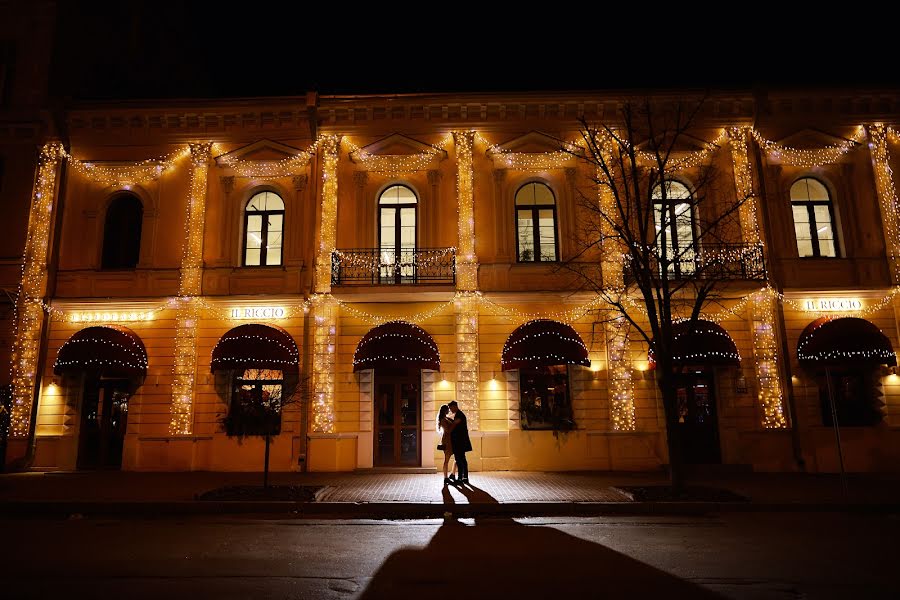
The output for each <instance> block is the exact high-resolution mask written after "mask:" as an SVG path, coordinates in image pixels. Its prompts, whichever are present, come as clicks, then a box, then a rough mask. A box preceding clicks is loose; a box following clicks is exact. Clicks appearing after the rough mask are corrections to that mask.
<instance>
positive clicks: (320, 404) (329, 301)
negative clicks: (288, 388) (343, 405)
mask: <svg viewBox="0 0 900 600" xmlns="http://www.w3.org/2000/svg"><path fill="white" fill-rule="evenodd" d="M311 302H312V309H311V311H310V314H311V316H312V330H313V332H312V334H313V348H312V350H313V351H312V355H313V361H312V362H313V365H312V367H313V369H312V393H313V402H312V414H313V418H312V430H313V431H314V432H316V433H334V362H335V347H336V346H337V313H338V303H337V302H335V300H334V297H333V296H331V294H317V295H315V296H313V297H312V299H311Z"/></svg>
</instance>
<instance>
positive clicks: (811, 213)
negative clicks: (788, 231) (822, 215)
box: [788, 175, 842, 259]
mask: <svg viewBox="0 0 900 600" xmlns="http://www.w3.org/2000/svg"><path fill="white" fill-rule="evenodd" d="M804 179H812V180H813V181H815V182H816V183H818V184H819V185H821V186H822V187H823V188H825V193H826V194H828V200H794V197H793V194H792V193H791V190H793V188H794V186H795V185H797V184H798V183H800V182H801V181H803V180H804ZM788 198H789V200H790V203H791V223H792V224H793V226H794V248H796V249H797V258H801V259H811V258H842V256H841V245H840V242H839V240H838V230H837V221H836V219H835V210H834V198H833V197H832V195H831V188H830V187H829V186H828V185H827V184H826V183H825V182H824V181H822V180H821V179H819V178H818V177H812V176H810V175H804V176H803V177H798V178H797V179H795V180H794V182H793V183H791V185H790V187H789V188H788ZM795 206H802V207H804V208H805V209H806V215H807V217H808V218H809V235H810V244H812V251H813V254H812V256H800V240H799V238H798V237H797V221H796V220H794V207H795ZM817 206H825V207H826V208H827V209H828V219H829V223H830V225H831V233H832V235H833V238H832V242H833V244H834V256H828V255H825V256H823V255H822V251H821V248H820V246H819V231H818V229H819V224H818V223H817V222H816V207H817Z"/></svg>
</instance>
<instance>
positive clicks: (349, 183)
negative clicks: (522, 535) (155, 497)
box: [3, 92, 900, 471]
mask: <svg viewBox="0 0 900 600" xmlns="http://www.w3.org/2000/svg"><path fill="white" fill-rule="evenodd" d="M625 100H626V98H625V97H624V96H620V95H615V94H602V93H580V92H572V93H553V94H538V93H522V94H456V95H453V94H441V95H429V94H417V95H405V96H342V97H336V96H318V95H315V94H310V95H308V96H307V97H303V98H279V99H271V100H233V101H226V100H222V101H208V102H203V101H195V102H190V103H185V102H180V103H168V104H158V105H150V104H141V105H137V104H135V105H128V104H124V105H123V104H117V105H115V106H99V105H97V106H84V107H80V108H76V109H72V110H69V111H67V112H66V114H65V116H64V120H65V131H66V136H65V139H64V140H62V139H58V138H57V137H56V136H55V135H54V133H53V132H52V131H44V132H43V134H42V135H43V137H42V139H40V140H33V142H32V145H31V146H30V151H31V152H32V161H37V167H36V170H35V173H34V175H33V177H32V176H31V174H30V173H29V177H28V179H27V181H25V180H24V179H23V178H24V176H18V177H17V180H16V181H15V182H12V183H10V184H9V185H12V186H16V187H14V188H10V189H29V188H30V190H31V191H30V210H29V211H28V212H27V214H26V213H24V212H23V214H22V215H21V216H16V215H13V217H12V218H11V219H10V221H8V222H7V223H5V224H4V231H5V235H4V236H3V238H4V239H6V240H11V241H10V243H13V242H16V241H18V242H22V241H23V240H26V236H27V242H26V243H21V244H20V246H22V247H24V248H25V251H24V253H23V254H22V258H21V261H17V262H20V263H21V271H18V267H19V264H17V265H16V267H17V273H21V277H17V279H18V280H17V281H16V284H17V285H18V286H19V287H18V291H17V295H16V303H17V304H16V306H17V309H18V310H17V311H16V313H15V316H14V328H11V330H14V331H15V333H14V335H13V336H11V339H12V342H13V343H12V349H13V358H12V359H11V367H12V368H11V371H10V375H9V377H10V380H9V383H10V385H11V389H12V396H13V398H12V407H11V426H10V442H9V451H8V454H7V462H10V463H18V464H22V465H26V466H28V467H30V468H34V469H74V468H99V467H120V468H122V469H128V470H255V469H260V468H261V466H262V453H263V449H262V448H263V442H262V438H260V437H258V436H255V435H253V434H258V433H259V432H260V427H261V425H260V423H262V422H263V421H265V415H263V414H262V413H260V412H259V411H260V409H259V406H260V405H261V404H262V405H265V406H266V407H269V408H270V409H272V410H274V412H275V413H276V414H277V416H276V421H277V423H276V427H275V429H274V430H273V432H274V435H273V444H272V457H271V465H272V468H273V469H275V470H284V471H291V470H310V471H348V470H354V469H369V468H374V467H392V468H393V467H410V468H429V467H433V466H434V464H435V461H436V460H438V459H439V457H438V455H437V452H436V450H435V445H436V443H437V440H438V439H439V437H438V436H437V435H436V434H435V424H434V423H435V416H436V413H437V409H438V408H439V406H440V405H441V404H444V403H447V402H449V401H450V400H452V399H457V400H458V401H459V403H460V405H461V407H462V409H463V410H464V411H465V412H466V414H467V415H468V419H469V429H470V431H471V435H472V438H473V439H472V441H473V446H474V450H473V453H472V458H471V459H470V464H471V465H472V469H473V470H505V469H524V470H577V469H591V470H623V471H633V470H648V469H656V468H659V467H661V466H662V465H664V464H666V463H667V461H668V458H667V451H666V442H665V431H666V429H665V416H664V412H663V408H662V404H661V399H660V398H659V394H658V391H657V387H656V382H655V380H654V376H653V372H652V367H653V364H652V357H648V346H647V344H646V342H644V341H643V340H641V339H639V338H638V337H637V336H635V335H634V334H633V332H632V331H630V330H629V328H628V327H627V326H625V325H624V324H623V323H622V321H621V320H620V319H617V318H616V313H615V311H614V310H613V309H612V307H610V306H609V305H607V304H605V303H604V302H603V301H602V299H601V298H600V297H599V296H598V295H597V294H596V293H594V292H591V291H589V290H586V289H585V288H584V286H583V285H580V284H579V283H578V282H577V281H575V280H574V279H573V277H572V274H571V272H570V271H569V270H567V269H565V268H561V265H565V264H567V263H569V262H571V261H573V260H576V259H577V257H578V256H579V255H580V253H581V251H582V249H581V246H580V244H582V243H583V237H581V236H582V234H583V227H582V225H583V224H584V222H585V213H584V210H585V208H584V202H585V200H586V199H587V200H591V199H593V200H596V201H597V202H603V201H604V199H603V198H602V197H597V196H598V192H597V190H596V186H593V187H592V185H591V180H592V177H593V175H594V174H592V173H591V172H590V168H589V165H587V164H586V163H585V162H584V161H582V160H581V159H580V158H579V156H578V151H577V147H578V143H579V139H580V124H579V123H580V119H585V120H587V121H588V122H595V123H596V122H601V121H612V120H614V119H615V118H617V117H616V115H617V114H618V113H617V111H618V109H619V107H620V106H621V103H622V102H624V101H625ZM657 100H658V101H659V102H666V101H669V100H670V98H667V97H665V96H664V95H662V94H660V95H659V97H658V99H657ZM705 106H706V110H705V111H704V113H703V115H702V118H701V119H699V120H698V124H697V129H696V131H695V132H693V133H694V134H695V137H696V139H697V140H698V144H697V145H696V146H695V147H685V148H683V149H680V154H679V158H680V159H683V161H684V162H683V163H682V164H683V168H681V169H679V171H678V172H677V173H675V174H674V175H673V177H672V181H673V184H672V185H673V188H671V189H674V190H675V192H674V193H673V192H672V191H671V190H670V195H672V196H671V197H674V198H676V199H677V198H681V197H682V196H679V195H678V194H685V196H683V197H684V198H689V197H690V195H691V194H692V193H693V191H692V190H693V184H694V182H695V181H696V180H697V179H698V178H700V177H702V176H703V175H702V174H703V173H704V172H705V171H704V169H709V168H713V167H714V168H716V169H717V171H718V172H719V173H720V174H722V178H721V179H720V180H719V182H720V184H719V185H717V187H716V188H715V189H714V190H712V191H710V192H709V193H710V194H711V198H710V202H711V203H712V205H716V203H718V204H719V205H721V204H723V203H727V202H728V199H729V198H731V199H733V198H736V197H741V196H742V195H746V196H747V197H750V198H751V200H750V201H749V202H747V203H746V205H745V206H744V207H742V208H741V227H740V229H739V231H738V232H736V233H735V234H734V236H733V237H732V239H730V240H727V243H728V244H730V246H728V247H729V248H737V250H736V252H737V254H734V253H733V252H732V254H729V255H728V256H729V257H728V258H724V259H722V260H723V262H725V263H728V264H729V266H728V268H727V270H728V275H727V277H726V279H727V280H728V282H727V285H726V286H725V290H726V293H725V294H724V297H723V299H722V300H721V302H720V303H719V304H717V305H715V306H711V307H709V309H708V310H707V311H705V312H704V313H703V314H702V315H701V318H702V320H703V321H702V322H703V328H704V329H703V330H702V331H698V332H695V333H691V334H689V335H685V336H684V337H683V343H684V348H681V349H680V351H681V352H683V353H689V354H690V355H691V356H695V357H696V360H695V361H693V362H691V368H690V369H687V370H685V373H684V377H683V378H682V379H681V380H680V381H679V383H678V386H679V387H678V394H679V396H678V398H679V411H680V419H679V420H680V424H681V425H682V426H683V433H684V435H682V438H683V440H684V441H683V444H684V452H685V456H686V458H687V459H688V461H689V462H694V463H700V464H709V463H722V464H726V465H735V466H749V467H752V468H753V469H756V470H767V471H790V470H797V469H801V468H802V469H806V470H810V471H835V470H837V469H838V468H839V454H838V451H837V445H836V443H835V427H834V423H835V422H837V424H838V426H839V427H838V432H839V434H840V439H841V447H842V451H843V452H842V454H843V461H844V463H845V466H846V468H847V469H850V470H858V471H866V470H890V469H896V465H897V464H900V462H898V460H897V459H898V458H900V429H898V427H900V387H898V386H900V378H898V377H897V375H896V373H895V367H896V358H895V356H894V353H893V348H894V347H896V345H897V343H898V325H897V322H898V318H897V317H898V313H897V311H898V308H900V305H898V300H897V298H896V291H897V287H896V285H897V283H898V279H897V278H898V276H900V272H898V263H897V258H898V256H900V237H898V230H897V225H898V223H897V220H896V215H897V214H898V210H897V209H898V208H900V204H898V201H897V193H896V186H895V182H894V179H893V175H892V169H893V167H894V166H896V165H895V163H896V160H897V158H896V157H897V156H898V155H900V148H898V147H897V140H896V139H895V137H896V136H895V133H894V129H893V128H892V124H893V123H894V122H895V119H896V117H897V115H900V96H898V95H897V94H895V93H881V92H877V93H876V92H873V93H867V94H860V93H857V92H854V93H845V94H841V93H815V94H814V93H806V94H801V93H795V94H787V93H785V94H781V95H778V94H771V95H769V96H767V97H759V96H750V95H742V94H739V93H731V94H721V95H715V96H713V97H712V98H710V99H708V100H707V101H706V103H705ZM20 175H21V174H20ZM24 193H28V192H24ZM592 194H593V195H594V196H593V198H592ZM19 195H21V192H20V193H19ZM678 206H679V205H678V204H677V203H676V204H675V205H674V208H672V207H670V208H671V209H672V210H675V211H679V210H681V209H679V208H678ZM685 206H687V204H685ZM660 214H662V213H660ZM679 214H680V213H679ZM693 218H694V217H690V219H693ZM690 222H693V221H690ZM690 222H686V223H687V224H684V225H683V226H682V224H681V222H680V221H679V220H678V219H677V218H673V220H672V235H671V239H672V240H673V241H672V242H671V243H673V244H674V243H676V242H675V241H674V240H676V239H681V240H682V242H684V239H685V237H686V236H687V237H691V239H692V240H693V238H692V236H693V235H694V230H693V229H692V227H693V226H692V225H691V224H690ZM679 227H681V229H679ZM693 243H694V242H693V241H691V242H690V244H693ZM757 249H759V250H757ZM701 250H702V249H698V250H697V252H698V256H699V252H700V251H701ZM692 256H693V255H692ZM596 260H597V263H598V265H599V266H602V275H601V277H602V278H603V282H604V283H606V282H607V280H609V281H612V280H614V279H616V278H619V279H621V278H622V272H621V264H619V267H618V270H616V268H615V266H614V264H615V262H614V261H610V260H609V257H608V256H605V255H603V253H602V252H601V255H600V256H599V257H598V258H597V259H596ZM696 260H699V259H697V258H696V257H695V258H692V259H691V261H694V263H691V264H695V262H696ZM7 262H10V261H7ZM610 265H613V266H610ZM682 268H688V267H687V266H683V267H682ZM690 268H694V267H690ZM272 407H274V408H272ZM242 419H243V421H242ZM239 421H240V422H243V423H244V424H243V425H240V424H239V423H238V422H239ZM247 423H250V424H249V425H247ZM242 428H243V429H242ZM241 433H243V434H247V435H249V437H246V438H243V439H241V436H240V434H241Z"/></svg>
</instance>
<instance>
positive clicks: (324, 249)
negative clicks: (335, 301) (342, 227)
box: [316, 135, 341, 294]
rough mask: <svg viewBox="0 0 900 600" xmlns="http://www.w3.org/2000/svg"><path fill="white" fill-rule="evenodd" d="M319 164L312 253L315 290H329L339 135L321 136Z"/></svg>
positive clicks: (325, 291) (324, 291)
mask: <svg viewBox="0 0 900 600" xmlns="http://www.w3.org/2000/svg"><path fill="white" fill-rule="evenodd" d="M321 147H322V154H323V165H322V221H321V233H320V240H319V252H318V255H317V256H316V292H317V293H320V294H321V293H328V292H331V256H332V254H333V253H334V251H335V240H336V238H337V204H338V195H337V192H338V177H337V172H338V159H339V158H340V147H341V138H340V136H336V135H328V136H324V137H323V138H322V141H321Z"/></svg>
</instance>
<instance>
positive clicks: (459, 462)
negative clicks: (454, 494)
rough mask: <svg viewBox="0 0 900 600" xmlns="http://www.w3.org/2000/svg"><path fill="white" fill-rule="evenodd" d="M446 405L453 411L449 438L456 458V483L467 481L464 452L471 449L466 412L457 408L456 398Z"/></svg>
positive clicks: (467, 473) (466, 462)
mask: <svg viewBox="0 0 900 600" xmlns="http://www.w3.org/2000/svg"><path fill="white" fill-rule="evenodd" d="M447 406H449V407H450V410H451V411H453V422H454V423H455V426H454V427H453V431H451V432H450V440H451V441H452V442H453V457H454V458H455V459H456V467H457V469H458V470H459V479H458V480H457V481H458V483H461V484H462V483H469V462H468V461H467V460H466V452H471V451H472V441H471V440H470V439H469V424H468V421H466V414H465V413H464V412H463V411H461V410H459V404H457V403H456V400H454V401H452V402H451V403H450V404H448V405H447Z"/></svg>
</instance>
